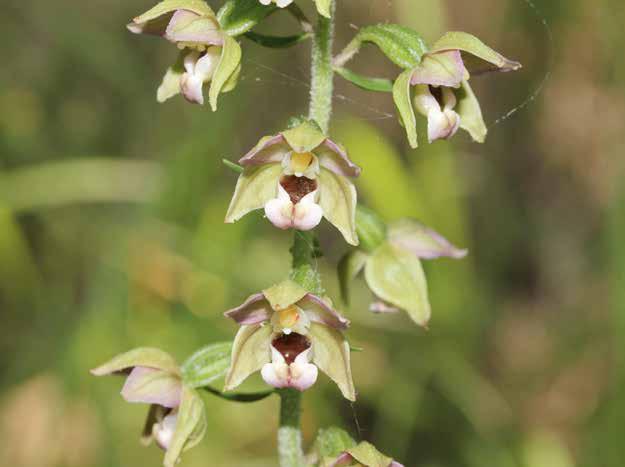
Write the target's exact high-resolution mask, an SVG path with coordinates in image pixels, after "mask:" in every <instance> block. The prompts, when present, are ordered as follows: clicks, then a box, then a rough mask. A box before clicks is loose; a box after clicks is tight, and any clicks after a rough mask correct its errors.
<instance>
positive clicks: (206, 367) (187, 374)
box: [181, 342, 232, 388]
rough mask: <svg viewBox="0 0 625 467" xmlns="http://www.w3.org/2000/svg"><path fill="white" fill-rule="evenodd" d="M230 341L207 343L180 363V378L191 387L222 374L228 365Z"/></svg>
mask: <svg viewBox="0 0 625 467" xmlns="http://www.w3.org/2000/svg"><path fill="white" fill-rule="evenodd" d="M231 352H232V342H219V343H217V344H211V345H207V346H206V347H204V348H202V349H200V350H198V351H197V352H195V353H194V354H193V355H191V357H189V358H188V359H187V360H186V361H185V362H184V363H183V364H182V368H181V370H182V378H183V380H184V382H185V384H186V385H187V386H189V387H192V388H197V387H201V386H206V385H208V384H210V383H212V382H213V381H215V380H216V379H218V378H221V377H222V376H224V375H225V374H226V373H227V371H228V368H229V367H230V354H231Z"/></svg>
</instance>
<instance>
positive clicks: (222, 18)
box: [217, 0, 277, 36]
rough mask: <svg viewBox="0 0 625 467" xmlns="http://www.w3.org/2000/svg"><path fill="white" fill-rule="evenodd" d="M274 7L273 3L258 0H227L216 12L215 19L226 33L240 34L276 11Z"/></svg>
mask: <svg viewBox="0 0 625 467" xmlns="http://www.w3.org/2000/svg"><path fill="white" fill-rule="evenodd" d="M276 8H277V7H276V6H275V5H274V4H270V5H263V4H261V3H260V2H259V1H258V0H229V1H228V2H226V3H225V4H224V6H223V7H221V9H220V10H219V12H218V13H217V19H218V20H219V23H220V24H221V27H222V28H223V30H224V31H226V33H228V34H229V35H231V36H240V35H241V34H244V33H246V32H248V31H249V30H250V29H252V28H253V27H254V26H256V25H257V24H258V23H260V22H261V21H262V20H264V19H265V18H266V17H267V16H269V15H270V14H271V13H273V12H274V11H276Z"/></svg>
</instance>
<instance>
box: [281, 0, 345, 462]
mask: <svg viewBox="0 0 625 467" xmlns="http://www.w3.org/2000/svg"><path fill="white" fill-rule="evenodd" d="M334 10H335V2H334V1H332V6H331V9H330V11H331V12H332V14H331V18H325V17H323V16H321V15H319V20H318V22H317V28H316V29H315V33H314V37H313V46H312V71H311V76H312V77H311V83H310V113H309V117H310V118H311V119H313V120H315V121H316V122H317V124H319V126H320V127H321V129H322V131H323V132H324V133H326V134H327V132H328V128H329V125H330V117H331V115H332V92H333V88H334V70H333V68H332V40H333V36H334ZM291 254H292V256H293V265H292V269H291V279H293V280H294V281H295V282H297V283H298V284H300V285H301V286H302V287H304V288H305V289H306V290H309V291H310V292H312V293H314V294H319V295H321V294H323V293H324V290H323V286H322V285H321V276H320V275H319V273H318V272H317V268H316V261H317V257H318V256H319V255H318V245H317V240H316V237H315V234H314V233H312V232H300V231H297V230H296V231H295V236H294V237H293V247H292V248H291ZM278 393H279V395H280V428H279V429H278V457H279V459H280V467H304V466H305V461H304V452H303V449H302V431H301V429H300V418H301V403H302V394H301V393H300V392H299V391H297V390H295V389H281V390H279V391H278Z"/></svg>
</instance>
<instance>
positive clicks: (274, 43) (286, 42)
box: [245, 31, 312, 49]
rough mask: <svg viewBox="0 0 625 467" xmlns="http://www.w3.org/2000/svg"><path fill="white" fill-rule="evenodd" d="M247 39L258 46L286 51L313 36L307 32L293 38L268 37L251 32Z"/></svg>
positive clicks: (246, 34) (246, 35)
mask: <svg viewBox="0 0 625 467" xmlns="http://www.w3.org/2000/svg"><path fill="white" fill-rule="evenodd" d="M245 37H246V38H248V39H249V40H251V41H252V42H256V43H257V44H258V45H262V46H263V47H268V48H270V49H286V48H289V47H293V46H294V45H297V44H299V43H300V42H304V41H305V40H308V39H310V38H311V37H312V36H311V35H310V33H307V32H303V33H301V34H295V35H292V36H267V35H265V34H258V33H256V32H253V31H249V32H246V33H245Z"/></svg>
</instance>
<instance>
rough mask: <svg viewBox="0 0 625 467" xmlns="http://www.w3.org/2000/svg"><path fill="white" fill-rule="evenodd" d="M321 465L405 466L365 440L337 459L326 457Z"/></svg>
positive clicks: (338, 466) (330, 466)
mask: <svg viewBox="0 0 625 467" xmlns="http://www.w3.org/2000/svg"><path fill="white" fill-rule="evenodd" d="M320 466H321V467H404V466H403V465H402V464H400V463H399V462H397V461H395V460H393V459H391V458H390V457H387V456H385V455H384V454H382V453H381V452H380V451H378V450H377V449H376V448H375V447H374V446H373V445H372V444H370V443H367V442H366V441H363V442H362V443H360V444H358V446H354V447H352V448H350V449H347V450H346V451H345V452H343V453H341V454H340V455H339V456H338V457H337V458H336V459H325V460H323V461H322V462H321V464H320Z"/></svg>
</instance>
